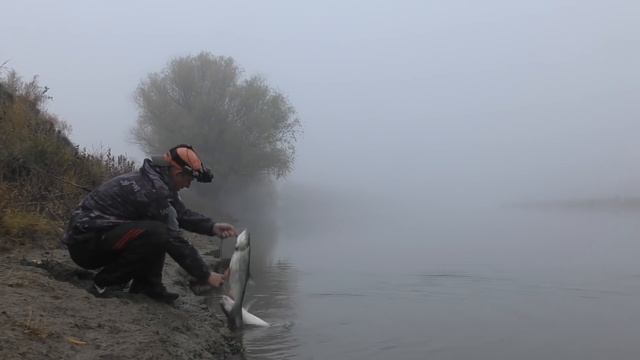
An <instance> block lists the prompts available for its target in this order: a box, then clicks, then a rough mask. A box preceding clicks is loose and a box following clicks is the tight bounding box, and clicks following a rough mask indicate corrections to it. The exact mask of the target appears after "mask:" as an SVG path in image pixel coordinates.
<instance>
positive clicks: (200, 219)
mask: <svg viewBox="0 0 640 360" xmlns="http://www.w3.org/2000/svg"><path fill="white" fill-rule="evenodd" d="M171 205H173V207H174V208H175V210H176V214H177V219H178V224H179V226H180V227H181V228H183V229H185V230H189V231H191V232H194V233H197V234H202V235H216V234H215V233H214V229H213V226H214V222H213V220H211V218H209V217H207V216H204V215H202V214H200V213H198V212H196V211H193V210H191V209H187V207H186V206H185V205H184V203H183V202H182V201H181V200H180V198H179V197H178V196H176V197H175V198H174V199H172V201H171Z"/></svg>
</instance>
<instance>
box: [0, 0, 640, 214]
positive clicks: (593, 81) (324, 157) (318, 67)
mask: <svg viewBox="0 0 640 360" xmlns="http://www.w3.org/2000/svg"><path fill="white" fill-rule="evenodd" d="M0 8H1V9H2V10H0V12H1V13H2V16H1V18H2V21H0V44H2V46H0V63H1V62H3V61H5V60H9V63H8V66H9V67H12V68H14V69H16V70H17V71H18V72H19V73H20V74H21V75H22V76H24V77H26V78H29V77H31V76H33V75H35V74H37V75H39V76H40V81H41V83H42V84H43V85H46V86H48V87H50V88H51V90H50V94H51V95H52V96H53V97H54V100H53V101H52V102H51V103H50V105H49V109H50V110H51V111H52V112H54V113H55V114H57V115H59V116H60V117H61V118H62V119H64V120H66V121H67V122H69V123H70V124H71V125H72V127H73V133H72V140H73V141H74V142H76V143H79V144H80V145H83V146H87V147H89V148H92V147H93V148H96V147H99V146H100V144H103V145H104V146H110V147H112V148H113V149H114V150H115V151H116V152H119V153H127V154H129V155H132V156H133V157H135V158H136V159H138V160H140V159H142V157H143V155H142V154H141V153H140V152H139V150H138V149H137V148H136V147H135V146H134V145H132V144H131V143H130V142H128V140H129V135H128V133H129V130H130V128H131V127H132V126H133V125H134V122H135V119H136V116H137V113H136V108H135V104H134V102H133V92H134V90H135V88H136V86H137V85H138V83H139V82H140V80H141V79H143V78H145V76H146V75H147V74H148V73H150V72H155V71H159V70H161V69H162V68H163V67H164V66H165V65H166V63H167V61H168V60H169V59H170V58H171V57H176V56H183V55H188V54H196V53H198V52H200V51H209V52H212V53H214V54H216V55H226V56H231V57H233V58H235V59H236V60H237V61H238V63H239V64H240V65H241V66H243V67H244V69H245V70H246V72H247V73H248V74H255V73H259V74H262V75H263V76H264V77H266V79H267V80H268V81H269V83H270V84H272V85H273V86H274V87H275V88H277V89H279V90H280V91H281V92H283V93H285V94H286V95H287V96H288V97H289V99H290V100H291V102H292V104H293V105H294V106H295V107H296V109H297V111H298V114H299V117H300V118H301V120H302V123H303V127H304V135H303V136H302V137H301V138H300V141H299V144H298V145H299V146H298V157H297V163H296V170H295V172H294V173H293V174H292V176H291V179H292V180H293V181H296V182H303V183H312V184H326V185H331V186H339V187H341V188H344V189H355V188H358V189H361V190H364V191H369V192H381V193H384V194H386V195H388V196H394V195H397V196H402V197H406V196H407V194H411V195H412V198H413V199H416V201H422V200H424V201H429V200H430V199H434V198H441V199H442V198H448V197H451V196H462V197H472V196H478V198H479V199H499V200H500V201H512V200H513V201H517V200H522V199H529V198H546V197H548V198H553V197H577V196H606V195H624V194H631V195H638V194H639V193H640V141H639V140H638V134H640V116H639V115H640V102H639V101H638V98H639V97H640V71H639V68H638V64H639V63H640V47H639V46H638V43H639V42H638V40H640V39H639V38H640V23H639V22H638V19H639V18H640V2H638V1H615V0H614V1H590V0H585V1H559V0H538V1H526V2H525V1H470V0H469V1H458V0H454V1H371V0H368V1H349V2H346V1H322V2H306V1H293V0H289V1H254V2H250V1H224V2H223V1H185V2H175V1H172V2H167V1H135V2H129V1H127V2H125V1H109V2H107V1H63V2H51V1H26V0H25V1H3V4H2V6H1V7H0ZM184 141H185V142H188V139H184ZM213 165H214V167H215V164H213ZM407 191H408V193H407Z"/></svg>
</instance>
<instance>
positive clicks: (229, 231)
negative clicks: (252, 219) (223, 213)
mask: <svg viewBox="0 0 640 360" xmlns="http://www.w3.org/2000/svg"><path fill="white" fill-rule="evenodd" d="M213 234H214V235H215V236H217V237H219V238H221V239H225V238H228V237H231V236H238V232H237V231H236V228H235V227H233V225H231V224H227V223H215V224H214V225H213Z"/></svg>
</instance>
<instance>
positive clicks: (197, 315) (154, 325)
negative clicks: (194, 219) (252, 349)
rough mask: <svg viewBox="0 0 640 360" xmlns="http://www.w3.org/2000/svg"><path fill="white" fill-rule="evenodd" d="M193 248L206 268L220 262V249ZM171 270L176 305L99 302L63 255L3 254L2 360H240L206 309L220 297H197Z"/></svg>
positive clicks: (121, 297) (170, 264)
mask: <svg viewBox="0 0 640 360" xmlns="http://www.w3.org/2000/svg"><path fill="white" fill-rule="evenodd" d="M193 242H194V245H196V247H197V248H198V249H199V250H200V252H201V254H203V257H204V259H205V261H206V262H208V263H210V264H213V263H215V262H216V259H215V258H214V257H213V256H211V254H214V253H215V249H216V247H215V246H214V244H215V242H213V241H211V239H210V238H209V239H205V240H203V239H200V240H198V239H195V240H194V241H193ZM205 254H209V255H205ZM166 262H167V264H166V266H165V270H164V283H165V285H166V286H167V288H168V289H169V291H173V292H177V293H179V294H180V298H179V299H178V300H177V301H176V302H175V303H174V304H173V305H166V304H162V303H158V302H155V301H153V300H151V299H149V298H147V297H146V296H144V295H133V294H128V293H126V292H114V293H113V296H111V297H109V298H96V297H95V296H93V295H92V294H90V293H89V292H88V291H87V289H89V287H90V286H91V284H92V280H91V279H92V276H93V274H92V273H91V272H90V271H87V270H83V269H81V268H80V267H78V266H76V265H75V264H74V263H73V262H72V261H71V259H70V258H69V256H68V253H67V252H66V250H64V249H53V250H38V249H24V248H22V249H16V250H13V251H11V252H4V253H0V337H1V338H2V341H0V358H1V359H7V360H9V359H188V360H190V359H229V358H240V357H241V356H242V351H243V348H242V345H241V339H239V338H238V337H237V335H234V334H232V333H231V332H229V331H228V330H227V328H226V319H225V318H224V315H223V314H222V313H221V312H220V311H212V310H210V309H209V307H208V306H207V303H208V302H209V303H210V302H211V301H212V300H213V299H211V297H216V296H219V294H217V293H215V292H213V293H210V294H207V295H202V296H196V295H194V294H193V293H192V291H191V290H190V288H189V277H188V275H187V274H186V273H185V272H184V271H183V270H182V269H180V268H179V267H178V266H177V264H176V263H175V262H174V261H173V260H172V259H170V258H169V257H167V260H166Z"/></svg>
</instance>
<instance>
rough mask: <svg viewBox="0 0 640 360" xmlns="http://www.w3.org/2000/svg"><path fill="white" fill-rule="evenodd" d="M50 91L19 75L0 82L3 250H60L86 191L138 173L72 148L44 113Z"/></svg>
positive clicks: (106, 154) (63, 130)
mask: <svg viewBox="0 0 640 360" xmlns="http://www.w3.org/2000/svg"><path fill="white" fill-rule="evenodd" d="M47 90H48V89H47V88H46V87H41V86H40V85H39V84H38V82H37V79H36V78H34V79H33V80H31V81H23V80H22V79H21V78H20V77H19V76H18V75H17V74H16V73H15V72H9V73H8V74H7V75H6V76H3V77H1V78H0V144H1V146H0V238H1V239H2V240H1V241H0V250H7V249H11V248H14V247H16V246H18V245H27V244H28V245H37V246H45V247H47V246H51V245H53V244H55V243H56V242H57V239H59V238H60V236H61V235H62V232H63V228H64V223H65V219H66V218H67V217H68V216H69V214H70V212H71V210H72V209H73V207H75V206H76V205H77V204H78V201H79V200H80V199H81V198H82V197H83V196H84V195H85V194H86V192H87V190H89V189H91V188H93V187H95V186H97V185H99V184H100V183H101V182H102V181H103V180H104V179H106V178H108V177H111V176H113V175H116V174H118V173H123V172H127V171H131V170H133V168H134V163H133V162H132V161H130V160H128V159H127V158H125V157H124V156H117V157H116V156H114V155H112V154H111V151H110V150H108V149H106V150H103V151H97V152H89V151H87V150H86V149H80V148H79V147H78V146H76V145H74V144H72V143H71V141H70V140H69V138H68V132H69V126H68V125H67V124H65V123H64V122H63V121H61V120H59V119H58V118H56V117H55V116H54V115H52V114H50V113H48V112H47V111H46V110H45V108H44V106H45V103H46V101H47V100H49V97H48V96H47Z"/></svg>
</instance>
